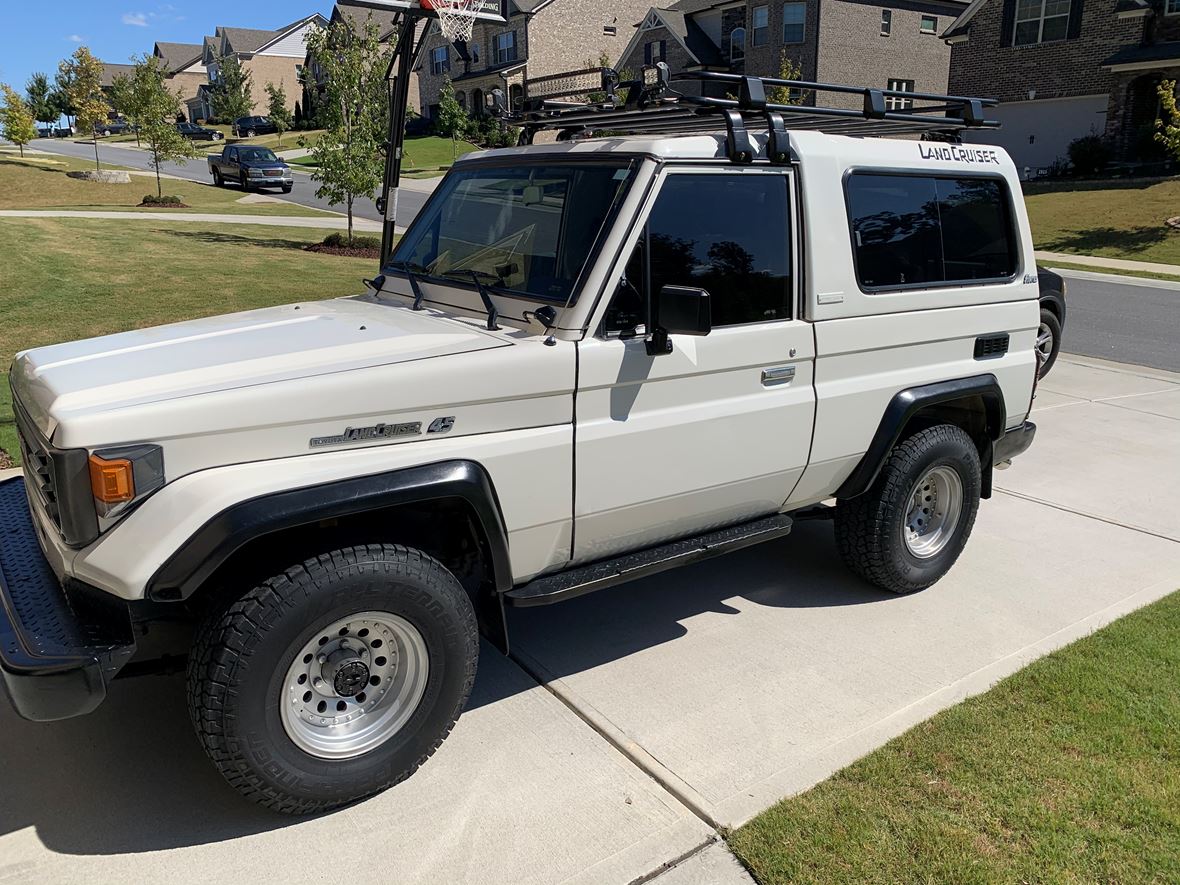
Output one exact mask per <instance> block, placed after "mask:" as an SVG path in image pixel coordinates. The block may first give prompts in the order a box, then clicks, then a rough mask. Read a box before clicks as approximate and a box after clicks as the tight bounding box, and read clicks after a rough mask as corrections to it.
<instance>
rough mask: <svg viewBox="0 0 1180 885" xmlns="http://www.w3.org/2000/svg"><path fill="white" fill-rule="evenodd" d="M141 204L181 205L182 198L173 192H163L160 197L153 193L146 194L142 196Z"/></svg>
mask: <svg viewBox="0 0 1180 885" xmlns="http://www.w3.org/2000/svg"><path fill="white" fill-rule="evenodd" d="M141 205H143V206H183V205H184V199H183V198H181V197H179V196H176V195H175V194H165V195H164V196H162V197H157V196H156V195H155V194H148V195H146V196H145V197H144V198H143V203H142V204H141Z"/></svg>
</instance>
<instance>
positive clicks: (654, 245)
mask: <svg viewBox="0 0 1180 885" xmlns="http://www.w3.org/2000/svg"><path fill="white" fill-rule="evenodd" d="M787 184H788V179H787V177H786V176H783V175H670V176H669V177H668V179H667V180H666V181H665V182H664V185H663V187H662V189H661V190H660V194H659V196H658V197H657V198H656V204H655V206H654V207H653V209H652V213H651V217H650V218H649V219H648V223H647V229H646V234H645V236H644V237H643V238H642V239H641V240H640V243H639V245H638V246H637V247H636V251H635V254H634V255H633V256H632V257H631V260H630V261H629V263H628V265H627V283H626V284H624V285H623V286H622V287H621V288H620V290H619V292H618V294H617V295H616V296H615V299H614V301H612V303H611V307H610V310H609V311H608V314H607V326H606V327H607V330H608V331H626V330H629V329H634V328H635V326H636V325H637V324H638V323H642V322H644V321H645V319H646V316H645V314H646V301H647V298H648V297H649V293H658V292H659V291H660V290H661V289H662V288H663V287H664V286H694V287H698V288H701V289H705V290H706V291H708V293H709V294H710V296H711V299H712V306H713V325H714V326H715V327H716V326H735V325H740V324H742V323H761V322H766V321H768V320H780V319H790V317H791V222H790V199H789V196H788V190H787Z"/></svg>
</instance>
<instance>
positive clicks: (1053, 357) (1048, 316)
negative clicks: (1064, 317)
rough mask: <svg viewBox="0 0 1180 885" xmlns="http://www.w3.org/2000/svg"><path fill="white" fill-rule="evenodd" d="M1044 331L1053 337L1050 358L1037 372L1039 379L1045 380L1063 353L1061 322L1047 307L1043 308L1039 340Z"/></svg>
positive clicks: (1038, 332) (1038, 334) (1046, 359)
mask: <svg viewBox="0 0 1180 885" xmlns="http://www.w3.org/2000/svg"><path fill="white" fill-rule="evenodd" d="M1044 331H1047V332H1048V333H1049V334H1050V335H1052V336H1053V346H1052V350H1050V352H1049V354H1048V356H1046V357H1045V358H1044V359H1045V361H1044V362H1043V363H1041V366H1040V368H1039V369H1038V370H1037V377H1038V378H1044V377H1045V376H1046V375H1048V374H1049V370H1050V369H1052V368H1053V364H1054V363H1055V362H1057V355H1058V354H1059V353H1061V333H1062V329H1061V320H1059V319H1057V314H1055V313H1053V311H1051V310H1049V308H1047V307H1042V308H1041V325H1040V327H1039V328H1038V330H1037V338H1038V339H1039V338H1040V336H1041V334H1042V332H1044Z"/></svg>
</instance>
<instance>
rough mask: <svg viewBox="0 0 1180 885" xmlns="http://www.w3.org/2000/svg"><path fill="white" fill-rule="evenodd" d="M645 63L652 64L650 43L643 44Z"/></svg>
mask: <svg viewBox="0 0 1180 885" xmlns="http://www.w3.org/2000/svg"><path fill="white" fill-rule="evenodd" d="M643 63H644V64H645V65H650V64H651V44H650V43H644V44H643Z"/></svg>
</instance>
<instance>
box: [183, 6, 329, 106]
mask: <svg viewBox="0 0 1180 885" xmlns="http://www.w3.org/2000/svg"><path fill="white" fill-rule="evenodd" d="M327 24H328V20H327V19H326V18H324V17H323V16H322V15H320V14H319V13H316V14H315V15H310V16H306V17H305V18H301V19H299V20H298V21H294V22H291V23H290V24H288V25H285V26H283V27H281V28H277V29H275V30H273V31H267V30H258V29H254V28H225V27H219V28H217V29H216V31H215V32H214V34H213V35H212V36H208V37H205V39H204V42H203V44H202V54H201V60H202V63H203V64H204V66H205V69H206V71H207V72H208V82H207V83H205V84H204V85H202V86H201V87H200V88H199V90H198V93H197V95H196V97H195V98H193V99H192V100H190V101H189V102H188V107H189V119H192V120H205V119H209V118H210V117H211V116H212V115H213V108H212V92H213V89H214V87H215V86H216V85H217V78H218V74H219V66H220V64H221V61H222V59H225V58H229V57H230V56H232V57H234V58H236V59H237V60H238V62H239V63H240V64H241V66H242V68H243V70H245V71H247V72H249V74H250V75H251V78H252V83H253V92H252V96H253V98H254V108H253V111H254V113H256V114H261V113H265V112H266V107H267V98H266V84H267V83H274V84H275V85H276V86H279V85H281V86H282V87H283V88H284V90H285V91H286V93H287V107H288V109H290V110H292V111H294V109H295V103H296V102H297V101H299V99H300V97H301V95H302V90H303V63H304V59H305V58H306V57H307V35H308V33H309V32H310V30H311V29H312V28H315V27H325V26H326V25H327Z"/></svg>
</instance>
